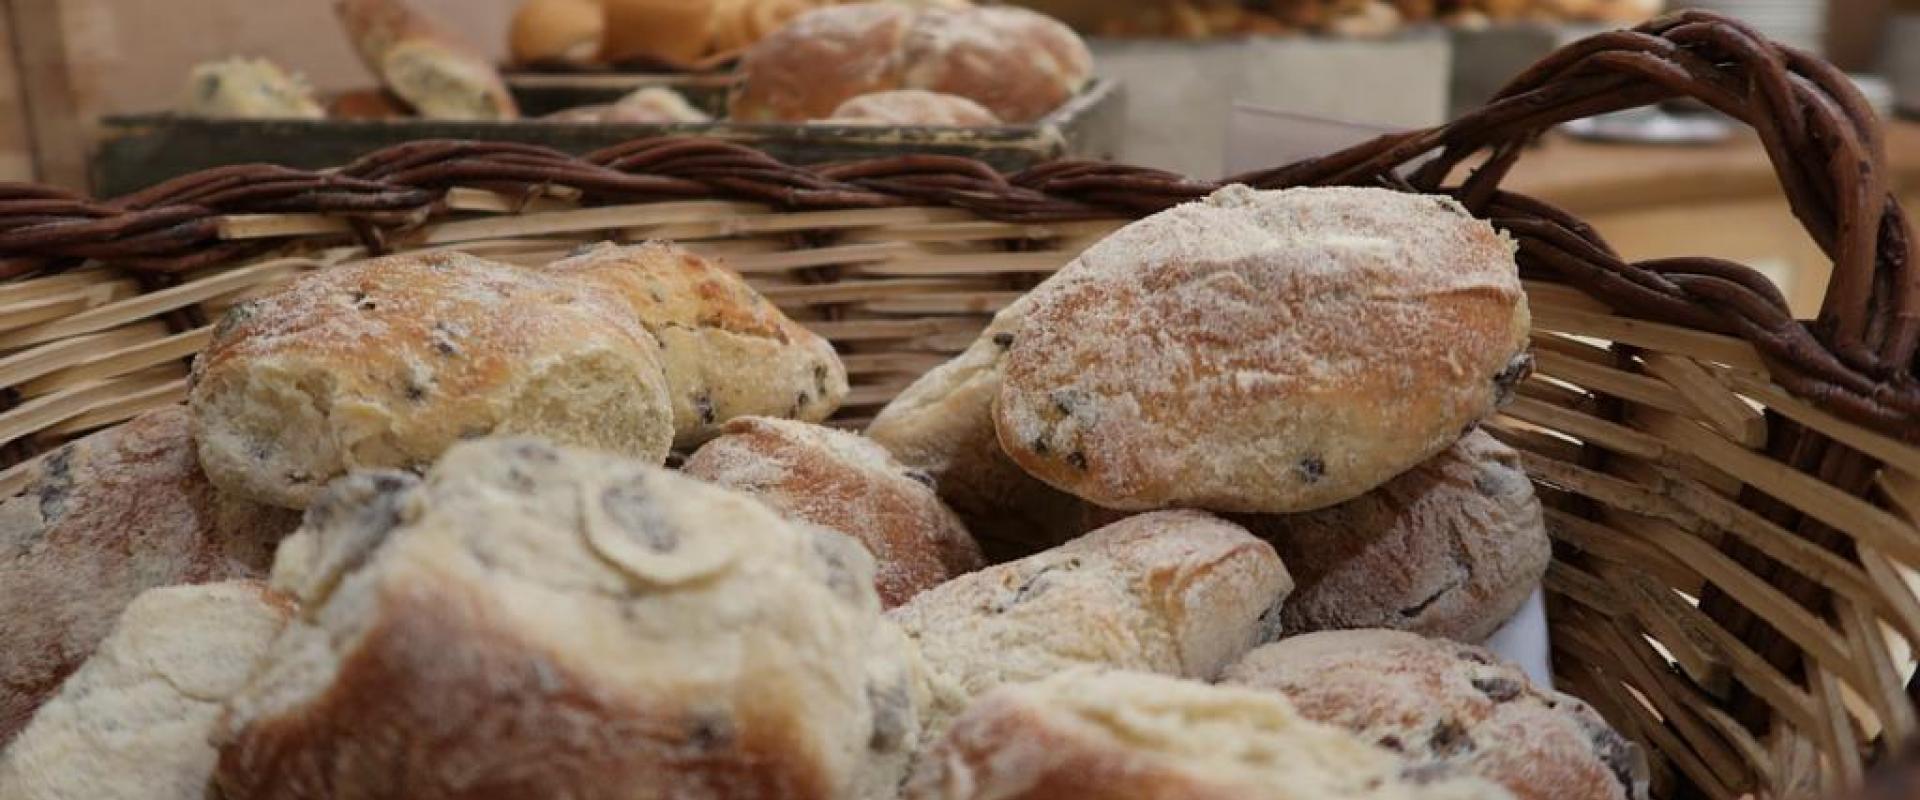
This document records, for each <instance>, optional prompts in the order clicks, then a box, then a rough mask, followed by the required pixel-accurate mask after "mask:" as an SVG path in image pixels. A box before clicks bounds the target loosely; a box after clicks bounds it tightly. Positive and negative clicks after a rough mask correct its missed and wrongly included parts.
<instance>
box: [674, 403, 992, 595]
mask: <svg viewBox="0 0 1920 800" xmlns="http://www.w3.org/2000/svg"><path fill="white" fill-rule="evenodd" d="M681 471H682V472H684V473H686V474H688V475H691V476H693V477H695V478H699V479H701V480H704V481H708V482H710V483H715V484H719V485H721V486H725V487H727V488H729V489H733V490H734V491H737V492H740V493H741V494H745V495H747V496H749V497H753V498H754V499H757V500H759V501H760V502H763V503H766V504H767V505H768V506H770V507H772V508H773V510H775V511H778V512H780V513H781V514H782V515H784V516H786V517H787V518H788V519H794V520H799V521H801V522H808V523H812V524H814V525H819V526H820V527H823V528H827V529H829V530H835V531H839V532H841V533H844V534H847V535H848V536H852V537H853V538H854V539H857V540H859V542H860V543H861V544H863V545H866V547H867V550H868V551H869V552H871V553H872V554H873V558H874V562H875V569H874V588H875V589H876V590H878V591H879V593H880V604H881V605H882V606H883V607H886V608H892V607H894V606H897V605H900V604H901V603H904V602H906V601H907V600H909V599H911V598H912V597H913V596H914V595H917V594H919V593H921V592H924V591H926V590H928V589H931V588H933V587H935V586H938V585H940V584H942V583H945V582H947V581H948V580H951V579H952V578H954V577H955V576H958V575H962V574H965V573H968V572H972V571H974V570H976V569H979V568H980V567H981V566H983V564H982V561H981V558H980V546H979V545H977V544H975V543H974V541H973V537H972V536H970V535H968V533H967V529H966V526H964V525H962V524H961V522H960V518H959V517H956V516H954V514H953V512H952V511H951V510H948V508H947V506H946V504H945V503H942V502H940V498H939V497H938V496H936V495H935V494H934V492H933V479H931V478H929V477H927V475H926V474H925V473H921V472H916V471H913V470H910V469H908V468H907V467H904V466H902V465H901V464H900V462H898V461H895V460H893V457H892V456H890V455H888V454H887V451H886V449H885V448H883V447H881V446H880V445H877V444H875V443H873V442H872V441H870V440H868V439H866V438H865V437H862V436H857V435H854V434H851V433H846V432H844V431H837V430H833V429H832V428H823V427H821V426H819V425H810V424H807V423H804V422H794V421H792V420H783V419H769V418H766V417H741V418H739V419H736V420H733V421H732V422H729V423H727V426H726V428H725V429H724V432H723V433H722V434H721V436H720V437H719V438H717V439H714V440H713V441H710V442H707V443H706V444H705V445H704V446H702V447H701V448H700V449H699V450H698V451H695V452H694V454H693V455H692V456H691V457H689V458H688V459H687V463H686V464H685V465H683V466H682V467H681Z"/></svg>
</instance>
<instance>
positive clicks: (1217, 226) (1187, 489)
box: [994, 186, 1528, 513]
mask: <svg viewBox="0 0 1920 800" xmlns="http://www.w3.org/2000/svg"><path fill="white" fill-rule="evenodd" d="M1513 250H1514V245H1513V242H1512V241H1511V240H1509V239H1507V238H1505V237H1504V236H1502V235H1501V234H1499V233H1497V232H1495V231H1494V229H1493V227H1492V226H1491V225H1489V224H1487V223H1486V222H1484V221H1481V220H1477V219H1474V218H1473V216H1472V215H1470V214H1468V213H1467V211H1466V209H1464V208H1462V207H1461V206H1460V205H1459V204H1458V203H1456V202H1454V201H1453V200H1451V199H1448V198H1445V197H1435V196H1421V195H1414V194H1406V193H1402V192H1395V191H1389V190H1385V189H1356V188H1327V189H1291V190H1286V191H1274V192H1257V191H1254V190H1252V189H1249V188H1247V187H1245V186H1230V187H1227V188H1225V189H1222V190H1220V191H1219V192H1216V193H1214V194H1213V195H1212V196H1211V197H1209V198H1207V199H1206V200H1204V201H1200V202H1194V203H1188V204H1186V205H1182V206H1178V207H1176V208H1173V209H1170V210H1168V211H1165V212H1162V213H1159V214H1155V215H1153V216H1151V217H1147V218H1146V219H1144V220H1141V221H1139V222H1135V223H1133V224H1131V225H1128V226H1127V227H1125V228H1122V229H1121V230H1120V231H1119V232H1117V233H1115V234H1113V235H1112V236H1109V237H1108V238H1106V239H1104V240H1102V241H1100V242H1099V243H1098V244H1095V245H1094V246H1093V247H1091V248H1089V249H1088V250H1087V251H1086V252H1084V253H1082V254H1081V255H1080V257H1079V258H1077V259H1075V260H1074V261H1073V262H1072V263H1070V264H1068V265H1067V266H1066V267H1065V268H1063V269H1062V270H1061V271H1060V273H1059V274H1058V275H1056V276H1055V277H1054V278H1052V279H1050V280H1048V281H1047V282H1046V283H1044V284H1042V285H1041V286H1040V287H1039V288H1038V289H1036V290H1034V292H1033V296H1032V298H1031V301H1030V302H1029V304H1028V308H1027V313H1026V321H1025V323H1024V324H1023V326H1022V330H1021V332H1020V334H1019V335H1018V336H1016V337H1015V339H1014V341H1013V343H1012V345H1011V347H1010V348H1009V350H1008V353H1007V356H1006V367H1005V379H1004V380H1003V381H1002V383H1001V388H1000V395H999V398H998V400H997V402H996V403H995V406H994V414H995V422H996V428H997V430H998V432H999V436H1000V443H1001V445H1002V446H1003V447H1004V448H1005V449H1006V451H1007V453H1008V454H1009V455H1010V456H1012V457H1013V460H1014V461H1015V462H1016V463H1018V464H1020V466H1021V467H1023V468H1025V469H1026V470H1027V471H1028V472H1030V473H1032V474H1033V475H1035V476H1036V477H1039V478H1041V479H1043V480H1045V481H1047V482H1048V483H1051V484H1053V485H1054V486H1057V487H1060V488H1062V489H1065V490H1067V491H1069V492H1072V493H1073V494H1076V495H1079V496H1080V497H1083V498H1085V499H1087V500H1090V501H1092V502H1094V503H1097V504H1099V505H1103V506H1107V507H1111V508H1120V509H1148V508H1162V507H1167V506H1188V507H1198V508H1209V509H1214V510H1218V511H1239V512H1262V513H1270V512H1292V511H1309V510H1313V509H1316V508H1323V507H1325V506H1329V505H1332V504H1334V503H1338V502H1341V501H1344V500H1349V499H1352V498H1354V497H1356V496H1359V495H1360V494H1361V493H1363V492H1366V491H1368V490H1370V489H1372V488H1374V487H1376V486H1378V485H1380V484H1381V483H1383V482H1385V481H1386V480H1387V479H1388V478H1391V477H1393V476H1394V475H1398V474H1400V473H1401V472H1405V471H1406V470H1407V469H1409V468H1411V467H1413V465H1415V464H1418V463H1420V462H1421V461H1424V460H1426V459H1428V458H1430V457H1432V456H1433V455H1434V454H1435V453H1438V452H1440V451H1441V450H1443V449H1445V448H1446V447H1447V446H1448V445H1450V444H1452V443H1453V442H1454V440H1456V439H1458V438H1459V437H1460V435H1461V432H1462V430H1464V429H1465V428H1467V427H1468V426H1470V425H1472V424H1473V423H1474V422H1475V421H1476V420H1479V419H1480V418H1482V417H1484V416H1486V415H1487V414H1489V413H1491V412H1492V411H1493V409H1494V407H1495V405H1496V404H1497V403H1498V402H1499V401H1500V400H1501V398H1502V396H1503V395H1504V394H1505V393H1506V392H1507V390H1508V389H1509V388H1510V386H1511V385H1512V383H1513V382H1514V381H1515V380H1517V379H1518V376H1519V373H1520V372H1521V371H1522V370H1523V369H1524V365H1525V364H1526V363H1527V361H1526V357H1525V355H1524V353H1525V349H1526V344H1527V338H1526V337H1527V321H1528V315H1527V306H1526V298H1525V295H1523V294H1522V293H1521V289H1520V279H1519V275H1518V271H1517V268H1516V267H1515V266H1514V261H1513Z"/></svg>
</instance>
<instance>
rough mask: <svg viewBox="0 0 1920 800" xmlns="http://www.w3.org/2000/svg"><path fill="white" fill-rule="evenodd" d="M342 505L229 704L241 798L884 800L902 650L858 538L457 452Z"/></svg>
mask: <svg viewBox="0 0 1920 800" xmlns="http://www.w3.org/2000/svg"><path fill="white" fill-rule="evenodd" d="M336 487H337V490H336V488H329V490H328V494H327V496H326V497H324V498H323V499H322V500H320V501H317V502H316V503H315V505H314V507H313V509H312V510H311V512H310V513H309V514H308V517H309V519H308V524H307V525H306V526H304V527H303V528H302V530H301V532H300V533H298V534H296V535H295V536H294V537H293V538H292V539H290V540H289V541H288V543H287V545H286V547H285V548H283V550H285V551H286V554H285V555H284V556H283V557H282V558H281V559H280V560H279V562H278V563H276V564H275V575H274V582H275V584H276V585H280V586H285V587H287V588H288V589H290V590H291V591H292V592H294V593H295V594H296V595H297V596H298V597H299V599H300V602H301V607H302V609H303V610H302V613H301V615H300V617H299V619H298V620H297V621H296V622H295V623H294V624H293V625H291V626H290V627H289V628H288V629H287V632H286V633H285V634H284V635H283V636H282V637H281V638H280V640H279V641H277V642H276V643H275V644H274V646H273V648H272V650H271V651H270V652H269V653H268V655H267V657H266V660H265V666H264V667H263V669H262V671H261V673H260V674H259V676H258V677H256V679H255V680H254V681H253V682H252V683H251V684H250V685H249V686H248V688H247V690H246V691H245V692H243V693H241V694H240V695H239V696H238V697H235V698H234V699H233V700H232V701H231V702H230V703H229V704H228V706H229V709H230V713H229V716H228V718H227V723H226V726H225V728H224V730H223V731H222V732H219V733H217V734H216V737H217V741H218V743H219V745H220V762H219V769H218V773H217V781H218V785H219V788H220V789H221V790H222V791H223V792H225V793H226V796H229V797H294V798H298V797H315V798H320V797H328V798H333V797H355V798H407V799H408V800H432V799H433V798H449V797H534V796H538V797H680V796H688V797H729V798H769V799H770V800H771V799H772V798H821V799H823V800H824V799H826V798H846V797H875V798H879V797H888V796H891V795H892V793H893V792H895V791H897V789H898V786H899V782H900V780H901V777H902V775H903V774H904V769H905V766H906V765H905V760H906V755H907V748H908V747H909V746H910V745H911V744H912V743H913V741H914V740H915V737H916V735H917V724H916V717H915V710H914V705H915V704H914V702H913V700H914V698H913V692H914V691H915V689H916V686H917V681H916V680H915V679H914V677H913V675H912V673H911V672H910V669H911V665H912V661H911V656H910V655H909V651H908V649H907V644H906V642H905V640H904V639H903V638H902V637H901V636H900V633H899V631H898V630H897V629H895V628H894V627H893V626H891V625H888V624H886V623H884V622H883V621H882V620H881V618H880V604H879V599H878V597H876V596H875V594H874V590H873V561H872V559H871V558H870V557H869V556H868V555H867V554H866V551H865V550H864V549H862V548H861V547H860V545H859V543H857V542H855V541H853V540H852V539H850V538H848V537H846V536H844V535H841V534H838V533H834V532H832V531H828V530H825V529H822V528H817V527H813V526H806V525H799V524H794V523H789V522H787V521H786V520H783V519H781V518H780V517H779V516H778V515H777V514H775V513H774V512H773V511H771V510H770V509H768V508H767V507H765V506H763V505H761V504H760V503H757V502H755V501H753V500H751V499H748V498H746V497H743V496H741V495H738V494H735V493H733V492H729V491H727V490H724V489H720V488H717V487H714V486H710V485H707V484H705V483H702V482H700V481H697V480H694V479H692V478H687V477H683V476H680V475H677V474H674V473H671V472H667V471H665V470H662V469H660V468H658V467H654V466H651V465H649V464H645V463H641V462H636V461H628V460H623V459H619V458H615V457H611V456H604V455H599V454H595V453H590V452H587V451H581V450H567V449H561V448H557V447H553V446H550V445H547V444H544V443H540V442H536V441H531V440H513V439H504V440H500V439H496V440H483V441H478V442H469V443H463V444H461V445H459V446H456V447H455V448H453V449H452V450H449V451H448V452H447V453H446V456H445V457H444V458H443V459H442V460H441V461H440V463H439V464H437V465H435V467H434V468H433V470H432V471H431V472H429V473H428V474H427V476H426V478H425V479H424V480H423V481H420V482H418V483H417V485H416V484H415V481H414V480H412V479H411V478H410V477H409V476H404V475H400V474H394V473H388V474H371V475H355V476H352V477H349V478H348V479H347V480H345V481H341V482H339V483H338V484H336Z"/></svg>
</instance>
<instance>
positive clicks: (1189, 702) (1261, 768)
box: [905, 668, 1508, 800]
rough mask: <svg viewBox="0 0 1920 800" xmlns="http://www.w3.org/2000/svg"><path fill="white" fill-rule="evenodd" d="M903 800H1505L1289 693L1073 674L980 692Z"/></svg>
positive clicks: (1487, 786)
mask: <svg viewBox="0 0 1920 800" xmlns="http://www.w3.org/2000/svg"><path fill="white" fill-rule="evenodd" d="M905 796H906V798H907V799H908V800H1054V799H1055V798H1075V800H1162V799H1163V798H1164V800H1215V799H1216V798H1217V799H1218V800H1241V799H1242V798H1254V797H1258V798H1265V799H1266V800H1362V799H1363V798H1364V800H1442V798H1446V800H1507V798H1508V795H1507V793H1506V792H1505V791H1502V790H1501V789H1500V787H1498V786H1495V785H1493V784H1490V783H1487V782H1486V781H1484V780H1481V779H1478V778H1474V777H1471V776H1466V775H1458V774H1449V773H1448V772H1446V771H1444V770H1426V769H1410V768H1409V767H1408V765H1407V764H1406V763H1405V762H1403V761H1401V760H1400V759H1398V758H1395V757H1394V756H1393V754H1391V753H1388V752H1386V751H1385V750H1382V749H1381V748H1379V747H1376V746H1374V745H1371V744H1368V743H1367V742H1364V741H1361V740H1360V739H1358V738H1356V737H1355V736H1354V735H1353V734H1350V733H1348V732H1346V731H1343V730H1341V729H1339V728H1335V727H1333V726H1330V725H1323V724H1320V723H1318V722H1314V721H1312V720H1309V719H1306V718H1305V717H1303V716H1301V715H1300V713H1299V712H1297V711H1295V710H1294V709H1293V707H1292V706H1291V705H1289V704H1288V703H1287V701H1286V699H1285V698H1282V697H1279V696H1277V695H1274V694H1272V693H1268V692H1259V691H1252V690H1248V689H1242V688H1238V687H1231V686H1211V685H1208V684H1204V683H1200V682H1197V681H1190V680H1181V679H1178V678H1170V677H1166V676H1162V675H1152V674H1142V673H1130V672H1118V671H1114V672H1103V671H1098V670H1093V669H1085V668H1082V669H1075V670H1072V671H1069V672H1063V673H1061V674H1059V675H1055V676H1052V677H1050V678H1047V679H1045V680H1041V681H1037V682H1034V683H1028V684H1020V685H1013V686H1003V687H1000V688H998V689H995V690H993V691H992V692H990V693H988V694H987V695H986V696H985V697H982V698H981V699H980V701H979V702H976V703H974V704H973V705H972V706H971V707H969V708H968V709H967V711H966V713H965V714H963V715H961V717H960V719H959V720H958V721H956V722H955V723H954V725H953V728H952V729H951V730H949V731H948V732H947V734H946V736H944V737H942V738H941V739H940V741H939V743H938V744H936V745H934V747H933V749H932V750H931V751H929V752H928V753H926V754H925V755H924V756H923V757H922V759H921V761H920V766H919V768H918V769H916V770H915V771H914V775H913V778H912V779H911V780H910V781H909V782H908V784H907V790H906V795H905Z"/></svg>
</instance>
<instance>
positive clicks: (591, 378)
mask: <svg viewBox="0 0 1920 800" xmlns="http://www.w3.org/2000/svg"><path fill="white" fill-rule="evenodd" d="M666 387H667V383H666V380H665V376H664V374H663V372H662V370H661V365H660V347H659V345H657V344H656V343H655V342H654V339H653V337H652V336H651V335H650V334H648V333H647V330H646V329H645V328H644V327H642V326H641V325H640V324H639V323H638V322H637V321H636V320H634V318H633V313H632V312H631V311H630V310H629V309H627V308H626V307H625V306H623V305H622V304H620V303H619V302H618V301H617V300H614V299H603V298H601V297H598V296H596V292H595V290H594V289H593V287H591V286H587V285H583V284H581V283H580V282H577V281H573V280H569V279H565V278H560V277H556V276H552V275H546V274H543V273H541V272H539V271H536V270H530V269H521V268H518V267H512V266H508V265H505V264H499V263H495V262H491V261H486V260H484V259H479V258H474V257H471V256H466V255H461V254H458V253H449V252H439V253H424V254H410V255H401V256H391V257H387V258H378V259H371V260H367V261H361V262H356V263H352V264H347V265H344V266H339V267H333V268H330V269H327V270H324V271H321V272H318V273H314V274H311V275H305V276H302V277H301V278H299V279H297V280H295V281H294V282H293V283H291V284H289V285H288V286H286V287H284V288H282V289H280V290H277V291H276V292H274V293H273V294H269V295H267V296H265V297H262V298H260V299H257V300H252V301H249V302H247V303H244V304H242V305H238V306H235V307H234V308H233V310H232V311H229V312H228V313H227V316H226V318H225V319H224V320H222V321H221V322H220V325H219V326H218V327H216V328H215V330H214V334H213V341H212V342H211V343H210V344H208V346H207V349H206V351H205V352H203V353H201V354H200V357H199V358H198V359H197V360H195V362H194V368H193V376H192V386H191V388H190V389H189V400H188V402H189V405H190V407H191V408H192V410H193V416H194V434H195V437H196V438H197V439H198V440H199V444H200V461H201V463H202V464H204V465H205V466H206V469H207V474H208V475H209V476H210V477H211V478H212V479H213V481H214V483H215V484H216V485H218V486H220V487H221V488H223V489H225V490H228V491H231V492H234V493H236V494H240V495H243V496H246V497H251V498H254V499H256V500H259V501H261V502H265V503H271V504H275V505H281V506H286V507H289V508H301V507H304V506H306V504H307V503H308V502H309V501H310V500H312V498H313V495H314V494H315V493H316V492H318V491H319V490H320V487H321V486H322V485H324V484H325V483H326V482H327V481H328V480H330V479H332V478H334V477H337V476H339V475H341V474H344V473H345V472H347V471H348V470H349V469H353V468H357V467H392V468H403V469H420V468H424V466H425V465H428V464H431V463H433V461H434V459H436V458H439V456H440V453H441V452H442V451H444V450H446V449H447V447H449V446H451V445H452V444H453V443H454V442H457V441H459V440H461V439H465V438H473V437H477V436H484V435H487V434H489V433H496V432H498V433H507V434H513V433H526V434H537V435H541V436H546V437H550V438H553V439H556V440H559V441H563V442H567V443H572V444H578V445H583V446H591V447H598V448H601V449H604V450H609V451H612V452H617V453H625V454H629V455H632V456H634V457H636V458H641V459H645V460H648V461H652V462H655V463H658V462H659V461H661V460H662V459H664V458H665V457H666V453H667V448H668V444H669V442H670V441H671V440H672V435H673V429H672V419H673V418H672V410H671V408H670V406H669V405H668V403H667V391H666Z"/></svg>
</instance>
